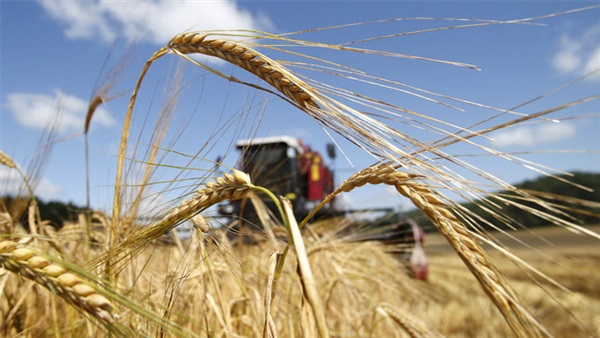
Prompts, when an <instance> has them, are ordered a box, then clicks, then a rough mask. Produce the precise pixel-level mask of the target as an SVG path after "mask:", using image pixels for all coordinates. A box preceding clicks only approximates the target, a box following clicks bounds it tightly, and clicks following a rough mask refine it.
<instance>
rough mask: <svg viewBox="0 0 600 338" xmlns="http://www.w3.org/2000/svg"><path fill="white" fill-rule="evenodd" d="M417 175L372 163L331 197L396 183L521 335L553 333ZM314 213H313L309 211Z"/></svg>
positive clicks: (514, 329)
mask: <svg viewBox="0 0 600 338" xmlns="http://www.w3.org/2000/svg"><path fill="white" fill-rule="evenodd" d="M416 177H417V175H413V174H408V173H403V172H400V171H397V170H396V169H395V168H394V167H392V166H391V165H388V164H380V165H375V166H372V167H369V168H367V169H364V170H362V171H359V172H357V173H355V174H354V175H352V176H350V177H349V178H348V179H347V180H345V181H344V182H343V183H342V184H341V186H340V187H339V188H338V189H337V190H336V191H334V192H333V193H332V194H331V195H330V196H328V198H327V200H330V199H331V198H332V197H333V196H335V195H337V194H339V193H341V192H348V191H351V190H353V189H355V188H357V187H361V186H363V185H365V184H367V183H370V184H382V183H383V184H387V185H391V186H394V187H395V188H396V190H397V191H398V192H399V193H400V194H401V195H403V196H405V197H407V198H408V199H410V200H411V202H412V203H413V204H414V205H415V206H416V207H417V208H418V209H420V210H421V211H423V212H424V213H425V214H426V215H427V217H428V218H429V219H431V221H432V222H433V223H434V224H435V226H436V228H437V229H438V231H439V232H440V233H441V234H442V235H443V236H444V237H445V238H446V240H447V241H448V243H450V245H451V246H452V248H453V249H454V250H455V251H456V253H457V254H458V255H459V257H460V258H461V259H462V261H463V262H464V263H465V265H466V266H467V267H468V268H469V270H470V271H471V273H472V274H473V275H474V276H475V277H476V278H477V280H478V281H479V284H480V285H481V287H482V288H483V290H484V291H485V293H486V294H487V295H488V297H490V299H491V300H492V301H493V302H494V304H495V305H496V307H497V308H498V309H499V310H500V312H501V313H502V315H503V316H504V318H505V320H506V322H507V323H508V324H509V326H510V327H511V329H512V330H513V332H514V333H515V334H516V335H517V336H519V337H543V336H550V334H549V333H548V332H547V331H546V330H545V329H544V328H543V326H542V325H541V324H540V323H539V322H538V321H537V320H536V319H535V318H534V317H533V315H532V314H531V313H530V312H529V311H528V310H527V309H526V308H525V307H524V306H523V305H521V302H520V301H519V300H518V297H517V296H516V293H515V292H514V291H513V289H512V287H511V286H510V284H509V283H508V281H507V280H506V279H505V278H504V277H503V276H502V274H501V273H500V272H499V271H498V269H497V268H496V267H495V265H494V264H493V263H492V261H491V259H490V258H489V256H488V255H487V253H486V252H485V251H484V250H483V248H482V247H481V246H480V245H479V243H478V242H477V241H476V240H475V239H474V237H473V236H472V235H471V234H470V233H469V231H468V229H467V228H466V227H465V226H464V225H463V223H462V222H461V221H460V220H459V219H458V218H457V217H456V216H455V215H454V214H453V213H452V211H450V208H449V207H448V206H447V205H446V204H445V203H444V202H443V201H442V199H441V198H440V197H439V196H438V195H437V194H435V193H434V192H433V191H432V190H431V189H430V188H428V187H426V186H424V185H423V184H420V183H419V182H417V181H416V180H415V178H416ZM309 217H311V215H309Z"/></svg>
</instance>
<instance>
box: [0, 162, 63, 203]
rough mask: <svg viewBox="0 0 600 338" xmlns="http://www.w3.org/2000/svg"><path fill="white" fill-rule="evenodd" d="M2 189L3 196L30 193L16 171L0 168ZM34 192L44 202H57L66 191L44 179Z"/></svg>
mask: <svg viewBox="0 0 600 338" xmlns="http://www.w3.org/2000/svg"><path fill="white" fill-rule="evenodd" d="M0 189H1V191H2V194H7V195H12V196H16V195H17V194H19V193H21V194H23V195H27V194H28V191H27V189H26V187H25V183H24V182H23V178H22V177H21V176H19V174H18V173H17V171H16V170H14V169H10V168H7V167H0ZM33 190H34V191H33V192H34V193H35V195H36V196H38V197H39V198H41V199H42V200H46V201H47V200H56V199H60V198H61V197H62V194H63V192H64V189H63V188H61V187H60V186H58V185H56V184H54V183H53V182H52V181H50V180H49V179H47V178H45V177H42V178H41V179H40V180H38V182H37V183H36V185H35V187H33Z"/></svg>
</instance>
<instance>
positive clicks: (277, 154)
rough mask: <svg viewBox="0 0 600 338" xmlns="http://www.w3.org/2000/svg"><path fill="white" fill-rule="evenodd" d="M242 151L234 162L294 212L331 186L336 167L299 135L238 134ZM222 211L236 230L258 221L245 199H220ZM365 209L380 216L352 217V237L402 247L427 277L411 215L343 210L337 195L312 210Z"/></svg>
mask: <svg viewBox="0 0 600 338" xmlns="http://www.w3.org/2000/svg"><path fill="white" fill-rule="evenodd" d="M236 148H237V149H238V150H239V151H241V154H242V156H241V159H240V162H239V163H238V165H237V166H238V168H239V169H240V170H242V171H244V172H247V173H249V174H250V177H251V178H252V181H253V183H254V184H256V185H258V186H262V187H265V188H267V189H269V190H270V191H271V192H273V194H275V195H278V196H285V197H286V198H287V199H289V200H290V201H291V203H292V205H293V207H294V213H295V216H296V218H297V219H298V220H299V221H300V220H302V219H304V218H305V217H307V216H308V215H309V213H310V211H312V210H313V209H314V208H315V207H316V206H317V205H318V204H319V203H321V201H323V199H324V198H325V197H326V196H327V195H328V194H330V193H331V192H333V190H334V189H335V183H334V173H333V170H332V169H331V167H329V166H327V165H326V164H325V163H324V161H323V157H322V156H321V154H319V153H318V152H317V151H314V150H313V149H311V147H310V146H308V145H306V144H303V143H302V141H301V140H300V139H297V138H294V137H290V136H277V137H266V138H257V139H251V140H241V141H238V142H237V143H236ZM327 155H328V157H329V159H330V161H331V162H333V160H334V159H335V156H336V152H335V147H334V145H333V144H327ZM261 204H262V205H265V206H266V209H267V210H269V211H270V212H276V207H275V204H274V202H273V201H272V200H270V199H269V198H267V197H266V196H264V198H262V199H261ZM218 211H219V214H220V215H221V216H222V217H229V218H236V219H238V220H239V222H237V224H238V225H237V226H236V229H235V230H240V228H241V227H242V226H243V225H244V224H248V225H250V226H249V227H248V228H252V227H256V224H260V218H261V215H260V214H259V213H260V212H261V211H260V210H259V211H257V208H256V207H255V206H254V203H252V202H250V201H248V200H242V201H232V202H228V203H225V204H221V205H219V208H218ZM368 212H371V213H372V212H379V213H383V216H382V217H379V218H376V219H375V220H372V221H368V222H364V221H363V222H356V223H357V224H356V225H355V226H352V227H351V229H354V230H352V231H354V232H356V233H355V234H353V235H354V236H353V237H354V238H357V239H358V240H361V241H371V240H374V241H380V242H383V243H385V244H388V245H396V246H398V247H401V248H402V250H401V252H402V254H400V255H399V256H400V257H401V258H402V259H403V260H404V261H406V262H407V263H408V265H409V267H410V270H411V271H412V273H413V274H414V276H415V278H417V279H422V280H426V279H427V259H426V257H425V253H424V251H423V249H422V243H423V241H424V232H423V230H422V229H421V228H420V227H419V225H418V224H417V223H416V222H414V221H413V220H411V219H406V218H404V217H402V215H401V214H399V213H397V212H396V211H395V210H394V209H392V208H377V209H353V210H341V209H339V208H337V205H336V200H335V199H333V200H332V201H330V202H329V203H327V204H326V205H325V206H324V207H323V208H322V209H321V210H320V211H319V212H318V213H317V215H316V216H315V219H316V220H322V219H327V218H332V217H338V216H349V215H351V214H357V213H360V214H365V213H368Z"/></svg>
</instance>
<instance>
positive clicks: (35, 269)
mask: <svg viewBox="0 0 600 338" xmlns="http://www.w3.org/2000/svg"><path fill="white" fill-rule="evenodd" d="M0 265H2V266H3V267H4V268H5V269H6V270H9V271H11V272H13V273H15V274H18V275H20V276H23V277H25V278H28V279H30V280H32V281H34V282H36V283H37V284H39V285H41V286H43V287H45V288H46V289H48V290H50V291H51V292H53V293H55V294H57V295H58V296H59V297H61V298H62V299H64V300H65V301H66V302H67V303H69V304H71V305H72V306H74V307H75V308H77V309H81V310H83V311H85V312H87V313H89V314H90V315H92V316H93V317H95V318H96V319H98V320H100V321H101V322H103V323H106V324H110V323H113V322H114V314H113V306H112V304H111V302H110V301H109V300H108V299H107V298H106V297H105V296H103V295H102V294H101V293H100V292H98V290H97V288H96V287H93V286H92V285H95V284H96V283H94V282H93V281H91V280H89V279H87V278H84V277H83V276H81V275H79V274H77V273H75V272H74V271H70V270H69V269H68V268H67V267H66V266H64V265H62V264H59V263H57V262H53V261H51V260H50V259H48V258H46V257H44V256H43V255H41V254H39V253H37V252H36V251H34V250H32V249H30V248H27V247H25V246H24V245H22V244H19V243H16V242H13V241H0Z"/></svg>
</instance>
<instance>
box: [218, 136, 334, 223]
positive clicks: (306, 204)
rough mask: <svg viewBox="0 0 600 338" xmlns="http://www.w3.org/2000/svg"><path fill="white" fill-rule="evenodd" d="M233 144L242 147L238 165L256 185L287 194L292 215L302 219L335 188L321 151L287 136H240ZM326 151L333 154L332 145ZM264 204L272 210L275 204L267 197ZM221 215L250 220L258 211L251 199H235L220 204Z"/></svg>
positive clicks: (329, 209)
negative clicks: (243, 138)
mask: <svg viewBox="0 0 600 338" xmlns="http://www.w3.org/2000/svg"><path fill="white" fill-rule="evenodd" d="M236 148H237V149H238V150H239V151H241V157H240V161H239V163H238V165H237V167H238V168H239V169H240V170H242V171H244V172H246V173H249V174H250V177H251V178H252V182H253V183H254V184H255V185H258V186H262V187H265V188H267V189H269V190H270V191H271V192H273V194H275V195H277V196H285V197H287V198H288V199H289V200H290V201H291V202H292V205H293V207H294V212H295V216H296V217H297V218H298V219H299V220H301V219H303V218H304V217H306V216H307V215H308V214H309V212H310V211H311V210H312V209H313V208H314V207H315V206H317V204H319V203H320V202H321V201H322V200H323V199H324V198H325V196H327V195H328V194H329V193H331V192H332V191H333V189H334V177H333V171H332V170H331V168H330V167H328V166H327V165H326V164H325V161H324V159H323V157H322V156H321V154H320V153H319V152H317V151H314V150H313V149H311V147H310V146H308V145H305V144H303V143H302V141H301V140H300V139H297V138H294V137H290V136H275V137H265V138H259V139H251V140H240V141H238V142H237V143H236ZM327 153H328V155H329V157H330V159H331V160H333V159H334V158H335V148H334V147H333V145H328V147H327ZM263 202H264V203H265V205H266V206H267V207H268V208H269V209H271V210H272V211H275V205H274V203H273V202H272V201H270V200H269V199H267V198H266V197H265V198H264V199H263ZM334 210H335V209H334V201H331V202H329V203H328V204H327V205H326V206H325V207H324V208H323V209H322V210H321V211H320V212H319V215H320V216H321V217H322V216H327V215H331V213H333V212H334ZM219 213H220V214H221V215H222V216H234V215H235V216H239V215H241V216H242V218H243V219H245V220H247V221H249V222H252V221H254V220H256V219H257V212H256V210H255V209H254V206H253V205H252V203H245V201H234V202H230V203H227V204H222V205H220V206H219Z"/></svg>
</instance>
